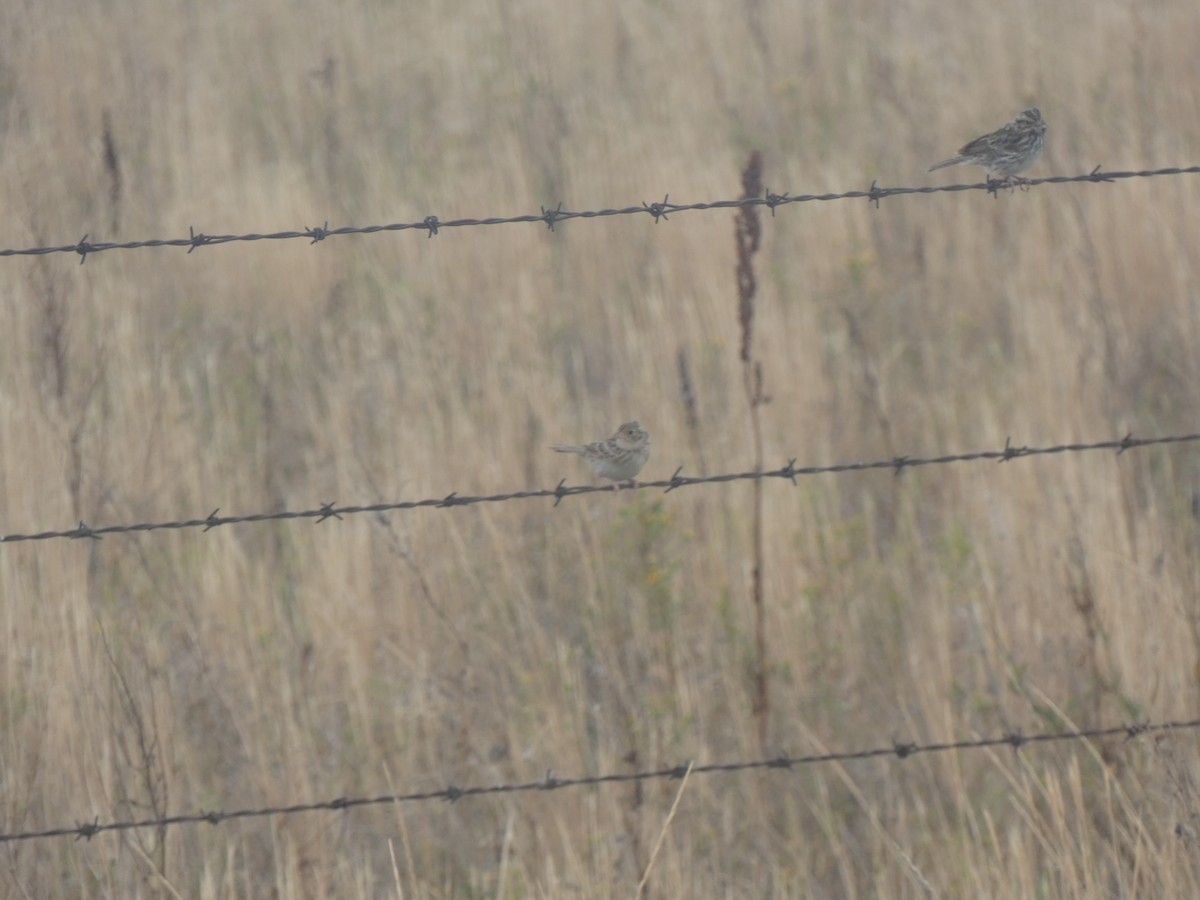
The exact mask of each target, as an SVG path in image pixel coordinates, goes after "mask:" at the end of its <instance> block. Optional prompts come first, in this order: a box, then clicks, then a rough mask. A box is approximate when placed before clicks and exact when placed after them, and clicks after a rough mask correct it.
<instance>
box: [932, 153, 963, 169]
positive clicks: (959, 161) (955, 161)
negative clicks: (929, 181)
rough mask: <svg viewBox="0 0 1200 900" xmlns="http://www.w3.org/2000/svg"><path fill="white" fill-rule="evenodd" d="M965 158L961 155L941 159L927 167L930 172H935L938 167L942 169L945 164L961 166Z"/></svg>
mask: <svg viewBox="0 0 1200 900" xmlns="http://www.w3.org/2000/svg"><path fill="white" fill-rule="evenodd" d="M965 162H966V160H965V159H963V158H962V157H961V156H955V157H952V158H950V159H943V160H942V161H941V162H940V163H936V164H935V165H932V166H930V167H929V171H930V172H936V171H937V170H938V169H944V168H946V167H947V166H961V165H962V164H963V163H965Z"/></svg>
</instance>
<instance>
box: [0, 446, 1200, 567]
mask: <svg viewBox="0 0 1200 900" xmlns="http://www.w3.org/2000/svg"><path fill="white" fill-rule="evenodd" d="M1196 441H1200V433H1197V434H1180V435H1166V436H1161V437H1152V438H1136V437H1134V436H1133V435H1132V434H1127V435H1125V437H1123V438H1120V439H1119V440H1110V441H1098V442H1096V443H1092V444H1057V445H1055V446H1051V447H1016V446H1013V444H1012V441H1011V440H1008V441H1005V444H1004V448H1003V449H1001V450H981V451H976V452H974V453H955V454H948V455H944V456H933V457H911V456H897V457H893V458H892V459H881V460H876V461H874V462H857V463H838V464H836V465H831V466H797V465H796V460H795V459H790V460H788V462H787V465H785V466H783V467H781V468H779V469H772V470H770V471H765V472H733V473H727V474H723V475H707V476H699V477H691V476H688V475H684V474H682V472H683V469H682V467H681V468H679V469H676V470H675V474H673V475H672V476H671V477H670V478H668V479H665V480H663V481H645V482H638V483H637V485H636V487H624V488H622V489H623V490H649V489H651V488H664V489H665V492H667V493H670V492H671V491H674V490H677V489H678V488H683V487H692V486H694V485H698V484H721V483H724V482H730V481H749V480H754V479H760V478H784V479H787V480H789V481H791V482H792V484H795V483H796V478H797V477H799V476H802V475H830V474H838V473H843V472H865V471H870V470H872V469H890V470H892V471H893V472H894V473H895V474H896V475H899V474H900V473H901V472H903V471H904V470H905V469H915V468H917V467H918V466H937V465H947V464H949V463H958V462H974V461H978V460H994V461H996V462H1009V461H1010V460H1014V459H1022V458H1025V457H1029V456H1046V455H1050V454H1056V453H1084V452H1088V451H1095V450H1115V451H1116V452H1117V453H1118V454H1121V453H1124V452H1125V451H1126V450H1132V449H1134V448H1137V447H1148V446H1151V445H1156V444H1182V443H1194V442H1196ZM597 492H604V493H612V492H613V491H612V486H611V485H575V486H568V485H566V483H565V482H562V481H560V482H559V483H558V485H557V486H556V487H553V488H546V489H541V490H534V491H514V492H511V493H507V494H491V495H488V496H478V497H477V496H460V495H459V494H458V492H457V491H456V492H454V493H452V494H450V495H449V496H446V497H442V498H440V499H439V498H431V499H426V500H402V501H396V502H392V503H372V504H368V505H365V506H338V505H336V503H335V502H330V503H322V504H321V505H320V506H319V507H316V508H315V509H303V510H280V511H277V512H264V513H251V514H250V515H243V516H222V515H219V513H220V511H221V510H220V508H217V509H214V510H213V511H212V512H211V513H209V514H208V515H207V516H205V517H204V518H203V519H180V520H176V521H171V522H138V523H136V524H132V525H102V526H98V527H92V526H90V525H87V524H86V523H84V522H80V523H79V524H78V525H76V526H75V527H74V528H71V529H68V530H66V531H41V532H37V533H32V534H6V535H0V544H12V543H17V542H19V541H48V540H53V539H55V538H70V539H75V540H78V539H80V538H91V539H93V540H99V539H100V538H101V537H102V536H104V535H106V534H128V533H131V532H139V531H163V530H179V529H184V528H202V529H204V531H209V530H210V529H213V528H216V527H218V526H220V525H240V524H243V523H246V522H271V521H279V520H283V519H313V520H315V522H316V524H320V523H321V522H324V521H326V520H327V519H341V518H342V517H343V516H350V515H358V514H361V513H385V512H395V511H398V510H407V509H421V508H430V509H449V508H451V507H455V506H473V505H475V504H478V503H503V502H506V501H509V500H532V499H538V498H551V497H552V498H554V505H555V506H557V505H558V504H559V503H560V502H561V501H562V500H563V498H564V497H573V496H575V495H576V494H591V493H597Z"/></svg>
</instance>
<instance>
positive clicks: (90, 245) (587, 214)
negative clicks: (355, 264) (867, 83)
mask: <svg viewBox="0 0 1200 900" xmlns="http://www.w3.org/2000/svg"><path fill="white" fill-rule="evenodd" d="M1196 174H1200V166H1187V167H1171V168H1166V169H1143V170H1140V171H1136V172H1104V171H1101V169H1100V167H1099V166H1097V167H1096V168H1095V169H1093V170H1092V171H1091V172H1089V173H1087V174H1086V175H1066V176H1054V177H1051V178H1030V179H1022V180H1021V182H1020V187H1021V188H1022V189H1024V188H1028V187H1035V186H1037V185H1041V184H1073V183H1077V182H1087V183H1089V184H1100V183H1113V182H1116V181H1119V180H1122V179H1126V178H1154V177H1157V176H1162V175H1196ZM1010 187H1012V185H1009V184H1007V183H1006V182H1003V181H991V180H989V181H986V182H979V183H975V184H949V185H940V186H927V187H889V188H884V187H879V186H878V185H877V184H876V183H875V182H874V181H872V182H871V186H870V187H869V188H867V190H865V191H846V192H844V193H841V194H797V195H792V194H787V193H784V194H776V193H773V192H771V191H767V192H766V194H765V196H763V197H751V198H741V199H737V200H714V201H709V202H702V203H671V202H670V196H669V195H666V196H664V197H663V199H662V200H661V201H658V202H654V203H648V202H645V201H643V202H642V204H641V205H640V206H626V207H623V208H620V209H594V210H579V211H576V210H567V209H563V208H562V204H561V203H559V204H558V206H556V207H555V208H553V209H547V208H546V207H544V206H543V207H542V209H541V212H539V213H536V214H535V213H530V214H526V215H518V216H494V217H491V218H486V219H442V218H440V217H438V216H435V215H429V216H426V217H425V218H424V219H421V220H420V221H419V222H396V223H392V224H390V225H366V226H363V227H355V226H343V227H341V228H330V227H329V223H328V222H326V223H325V224H324V225H321V226H318V227H311V228H310V227H308V226H305V227H304V228H302V229H300V230H297V231H276V232H274V233H271V234H204V233H202V232H197V231H196V230H195V228H194V227H192V228H189V229H188V236H187V237H185V238H155V239H152V240H146V241H124V242H119V243H118V242H107V241H101V242H95V241H89V240H88V237H89V235H86V234H85V235H84V236H83V237H82V238H80V239H79V240H78V241H77V242H76V243H74V244H62V245H60V246H52V247H27V248H24V249H11V250H0V257H2V256H44V255H46V254H49V253H77V254H79V257H80V259H79V262H80V264H81V265H82V264H83V262H84V261H85V260H86V259H87V257H88V256H89V255H90V254H93V253H102V252H104V251H105V250H141V249H144V248H147V247H186V248H187V250H188V253H191V252H192V251H193V250H195V249H197V248H199V247H210V246H214V245H217V244H230V243H234V242H237V241H286V240H294V239H297V238H303V239H305V240H308V241H309V242H311V243H313V244H319V243H320V242H322V241H324V240H325V239H326V238H332V237H343V236H345V235H350V234H378V233H380V232H385V231H423V232H425V233H426V234H427V235H428V236H429V237H434V236H435V235H436V234H438V233H439V232H440V231H441V230H442V229H443V228H467V227H473V226H482V225H515V224H518V223H522V222H540V223H541V224H543V225H545V226H546V227H547V228H549V229H550V230H551V231H553V230H554V227H555V226H556V225H557V224H558V223H560V222H567V221H570V220H572V219H596V218H602V217H605V216H632V215H649V216H651V217H652V218H653V219H654V221H655V222H658V221H659V220H660V219H667V218H668V217H669V216H671V215H672V214H674V213H681V212H692V211H696V210H709V209H736V208H739V207H743V206H766V207H768V208H769V209H770V210H771V214H772V215H774V214H775V209H776V208H777V207H780V206H787V205H789V204H792V203H808V202H811V201H822V202H828V201H833V200H860V199H864V200H868V201H870V202H871V203H874V204H875V205H876V206H878V205H879V201H880V200H883V199H884V198H886V197H896V196H899V195H901V194H943V193H957V192H960V191H987V192H988V193H989V194H992V195H993V196H999V193H1000V191H1001V190H1002V189H1006V188H1010Z"/></svg>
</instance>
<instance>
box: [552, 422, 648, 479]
mask: <svg viewBox="0 0 1200 900" xmlns="http://www.w3.org/2000/svg"><path fill="white" fill-rule="evenodd" d="M550 449H551V450H557V451H558V452H559V453H577V454H579V455H580V456H582V457H583V458H584V460H585V461H586V462H587V464H588V465H589V466H591V467H592V471H593V472H595V473H596V475H597V476H598V477H600V478H605V479H607V480H609V481H631V480H632V479H634V478H635V477H636V476H637V473H638V472H640V471H642V467H643V466H645V465H646V462H647V461H648V460H649V459H650V435H649V433H648V432H647V431H646V429H644V428H643V427H642V426H641V425H639V424H638V423H637V422H626V423H625V424H624V425H622V426H621V427H620V428H618V429H617V430H616V432H615V433H614V434H613V436H612V437H610V438H609V439H608V440H606V441H594V442H593V443H591V444H583V445H581V446H576V445H574V444H555V445H553V446H552V447H551V448H550Z"/></svg>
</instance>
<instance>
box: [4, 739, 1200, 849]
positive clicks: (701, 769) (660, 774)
mask: <svg viewBox="0 0 1200 900" xmlns="http://www.w3.org/2000/svg"><path fill="white" fill-rule="evenodd" d="M1197 727H1200V719H1193V720H1191V721H1187V722H1158V723H1134V724H1130V725H1114V726H1111V727H1106V728H1093V729H1085V730H1081V731H1056V732H1043V733H1039V734H1028V735H1027V734H1021V733H1020V732H1012V733H1009V734H1004V735H1000V736H998V737H990V738H979V739H976V740H967V741H947V742H942V743H934V744H915V743H907V744H905V743H900V742H894V743H893V744H892V745H891V746H889V747H875V748H871V749H868V750H851V751H847V752H843V753H819V754H813V755H809V756H786V755H785V756H777V757H773V758H772V759H759V760H750V761H746V762H728V763H713V764H710V765H701V766H698V765H694V764H692V763H690V762H685V763H682V764H680V765H677V766H671V767H670V768H666V769H655V770H652V771H648V772H626V773H619V774H608V775H590V776H583V777H580V778H558V777H557V776H555V775H554V772H553V771H549V772H547V773H546V776H545V777H544V778H542V779H539V780H538V781H527V782H524V783H518V784H495V785H490V786H487V787H456V786H453V785H450V786H447V787H444V788H442V789H440V790H436V791H422V792H418V793H411V794H384V795H381V796H377V797H338V798H336V799H333V800H321V801H318V802H315V803H296V804H292V805H290V806H265V807H262V808H259V809H238V810H234V811H232V812H225V811H224V810H222V811H220V812H215V811H200V812H193V813H184V814H182V815H177V816H167V817H165V818H160V819H140V820H133V821H124V822H100V821H99V820H98V819H93V820H92V821H91V822H82V823H80V824H77V825H75V826H73V827H68V828H47V829H45V830H42V831H18V832H11V833H8V834H4V833H0V844H3V843H13V842H16V841H33V840H44V839H48V838H57V837H74V838H76V839H78V838H87V839H89V840H90V839H91V838H93V837H95V836H96V835H98V834H102V833H104V832H106V831H129V830H132V829H135V828H163V827H166V826H168V825H197V824H201V823H206V824H209V825H220V824H221V823H222V822H229V821H232V820H234V819H256V818H262V817H264V816H281V815H282V816H287V815H296V814H298V813H307V812H318V811H323V810H334V811H344V810H348V809H354V808H356V807H361V806H381V805H385V804H391V803H416V802H419V801H424V800H447V801H449V802H451V803H455V802H457V801H459V800H465V799H467V798H469V797H482V796H486V795H490V794H518V793H525V792H529V791H556V790H561V789H562V788H570V787H598V786H600V785H605V784H627V783H630V782H642V781H656V780H661V779H665V778H682V777H683V776H684V775H685V774H687V773H688V772H689V769H690V772H691V774H692V775H723V774H728V773H732V772H748V771H752V770H755V769H793V768H795V767H797V766H806V765H816V764H819V763H830V762H853V761H855V760H865V759H879V758H884V757H890V756H894V757H896V758H897V759H900V760H904V759H907V758H908V757H910V756H916V755H917V754H919V753H945V752H948V751H953V750H982V749H987V748H991V747H1004V746H1008V747H1011V748H1012V749H1013V750H1014V751H1020V750H1021V749H1022V748H1024V747H1027V746H1030V745H1031V744H1049V743H1054V742H1059V741H1083V740H1096V739H1098V738H1106V737H1121V736H1123V737H1125V738H1126V739H1127V740H1133V739H1134V738H1137V737H1141V736H1142V735H1144V734H1152V733H1162V732H1166V731H1181V730H1185V729H1194V728H1197Z"/></svg>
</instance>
